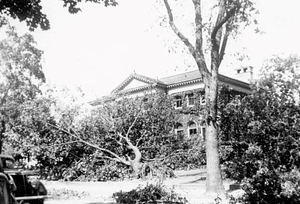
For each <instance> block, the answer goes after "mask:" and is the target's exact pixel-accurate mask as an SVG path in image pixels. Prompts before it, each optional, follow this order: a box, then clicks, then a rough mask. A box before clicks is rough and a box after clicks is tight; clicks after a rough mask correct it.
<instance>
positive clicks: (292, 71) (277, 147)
mask: <svg viewBox="0 0 300 204" xmlns="http://www.w3.org/2000/svg"><path fill="white" fill-rule="evenodd" d="M299 64H300V60H299V58H298V57H295V56H291V57H289V58H287V59H281V58H275V59H273V60H271V61H270V62H269V63H268V64H267V66H266V67H265V69H264V72H263V75H262V77H261V80H260V81H258V82H257V83H256V84H255V85H254V86H253V94H250V95H249V96H246V97H244V98H243V99H239V98H236V99H235V100H233V101H232V102H231V103H229V104H228V105H227V107H226V109H225V111H226V114H227V120H228V123H227V124H228V126H227V128H226V131H224V132H227V134H230V139H231V144H232V146H231V147H232V152H231V154H230V155H229V157H228V158H229V161H227V162H225V164H226V166H227V171H226V172H227V174H228V176H229V177H230V178H233V179H236V180H238V181H242V182H243V183H244V190H245V191H246V196H245V202H246V203H252V202H254V203H287V202H288V203H297V202H299V200H300V194H299V193H297V189H295V186H294V184H298V183H299V179H300V178H299V177H297V176H295V175H297V172H299V168H300V154H299V152H300V149H299V148H300V107H299V83H300V82H299V76H300V74H299ZM224 113H225V112H224ZM226 114H225V115H226ZM292 172H294V173H292ZM292 175H293V176H292ZM292 177H293V178H294V179H292ZM287 180H288V182H287ZM286 182H287V183H289V185H290V186H289V188H286V186H285V183H286ZM290 192H293V193H290Z"/></svg>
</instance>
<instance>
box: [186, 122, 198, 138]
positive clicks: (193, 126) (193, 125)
mask: <svg viewBox="0 0 300 204" xmlns="http://www.w3.org/2000/svg"><path fill="white" fill-rule="evenodd" d="M188 127H189V137H191V136H192V135H196V134H197V125H196V123H194V122H189V125H188Z"/></svg>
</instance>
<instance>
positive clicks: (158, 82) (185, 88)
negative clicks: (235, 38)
mask: <svg viewBox="0 0 300 204" xmlns="http://www.w3.org/2000/svg"><path fill="white" fill-rule="evenodd" d="M238 72H241V70H238ZM243 74H245V73H243ZM249 78H251V76H249ZM219 85H223V86H226V87H228V88H229V89H232V90H235V91H237V92H241V93H250V92H251V90H250V86H249V85H250V84H249V83H247V82H244V81H240V80H237V79H233V78H230V77H227V76H224V75H219ZM146 93H147V94H151V93H165V94H168V95H171V96H172V97H173V98H174V108H175V110H176V111H177V113H178V114H177V124H176V126H175V127H174V131H175V133H176V134H182V135H184V136H186V137H190V136H192V135H195V134H196V135H199V136H200V137H201V138H202V139H205V122H204V117H203V115H201V111H199V109H200V110H201V108H202V107H203V108H204V105H205V97H204V96H205V93H204V83H203V81H202V78H201V75H200V72H199V70H194V71H189V72H185V73H182V74H177V75H173V76H168V77H164V78H159V79H153V78H150V77H147V76H142V75H139V74H136V73H133V74H131V75H130V76H129V77H128V78H127V79H125V80H124V81H123V82H122V83H121V84H120V85H119V86H117V87H116V88H115V89H114V90H113V91H112V92H111V95H113V96H124V95H125V96H129V97H138V96H143V95H145V94H146ZM108 98H109V96H108ZM100 101H101V102H102V101H103V100H95V101H93V102H91V104H92V105H98V104H100Z"/></svg>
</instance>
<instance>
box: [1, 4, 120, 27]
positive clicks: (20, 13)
mask: <svg viewBox="0 0 300 204" xmlns="http://www.w3.org/2000/svg"><path fill="white" fill-rule="evenodd" d="M85 1H86V2H93V3H99V4H101V3H103V4H104V5H105V6H116V5H117V2H116V1H115V0H85ZM62 2H63V6H64V7H67V8H68V11H69V12H70V13H72V14H74V13H77V12H79V11H80V8H79V5H78V4H79V3H81V2H82V0H62ZM42 8H43V7H42V5H41V0H22V1H20V0H2V1H1V3H0V21H1V25H3V24H6V23H7V19H6V17H7V16H9V17H12V18H14V19H18V20H20V21H25V22H26V25H27V26H28V28H29V30H31V31H33V30H34V29H36V28H37V27H40V28H41V29H42V30H48V29H49V28H50V22H49V19H48V18H47V15H46V14H45V13H43V11H42Z"/></svg>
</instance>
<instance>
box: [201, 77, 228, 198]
mask: <svg viewBox="0 0 300 204" xmlns="http://www.w3.org/2000/svg"><path fill="white" fill-rule="evenodd" d="M205 96H206V110H207V116H206V126H207V127H206V141H205V144H206V193H207V194H218V195H220V194H224V193H225V189H224V187H223V182H222V177H221V168H220V155H219V151H218V127H217V97H218V78H217V75H215V76H214V75H212V78H211V79H208V80H207V81H206V80H205Z"/></svg>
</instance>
